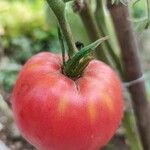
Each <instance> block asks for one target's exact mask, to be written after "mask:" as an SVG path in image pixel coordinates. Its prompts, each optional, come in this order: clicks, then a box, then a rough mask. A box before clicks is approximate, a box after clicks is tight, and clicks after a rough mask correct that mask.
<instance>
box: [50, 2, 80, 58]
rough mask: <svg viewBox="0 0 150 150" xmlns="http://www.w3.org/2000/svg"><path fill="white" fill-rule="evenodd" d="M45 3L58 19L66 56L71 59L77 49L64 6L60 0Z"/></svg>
mask: <svg viewBox="0 0 150 150" xmlns="http://www.w3.org/2000/svg"><path fill="white" fill-rule="evenodd" d="M47 2H48V4H49V6H50V8H51V9H52V10H53V12H54V14H55V15H56V17H57V19H58V22H59V25H60V27H61V30H62V32H63V35H64V37H65V39H66V42H67V45H68V55H69V57H70V58H71V57H72V56H73V55H74V53H75V51H77V48H76V46H75V42H74V39H73V36H72V32H71V29H70V25H69V23H68V21H67V18H66V14H65V6H66V5H65V3H64V2H63V1H62V0H47Z"/></svg>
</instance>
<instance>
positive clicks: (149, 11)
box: [146, 0, 150, 29]
mask: <svg viewBox="0 0 150 150" xmlns="http://www.w3.org/2000/svg"><path fill="white" fill-rule="evenodd" d="M146 2H147V18H148V22H147V25H146V29H147V28H148V27H149V25H150V0H146Z"/></svg>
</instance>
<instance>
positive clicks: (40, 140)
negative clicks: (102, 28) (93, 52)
mask: <svg viewBox="0 0 150 150" xmlns="http://www.w3.org/2000/svg"><path fill="white" fill-rule="evenodd" d="M61 65H62V61H61V59H60V57H59V56H58V55H56V54H52V53H49V52H42V53H39V54H37V55H35V56H33V57H32V58H30V59H29V60H28V61H27V63H26V64H25V65H24V67H23V68H22V70H21V72H20V74H19V76H18V79H17V81H16V85H15V87H14V90H13V94H12V108H13V112H14V118H15V121H16V124H17V126H18V128H19V130H20V132H21V134H22V136H23V137H24V138H25V139H26V140H27V141H28V142H30V143H31V144H32V145H34V146H35V147H36V148H37V149H39V150H98V149H99V148H102V147H103V146H104V145H106V144H107V143H108V142H109V140H110V139H111V138H112V136H113V135H114V134H115V132H116V130H117V129H118V127H119V125H120V122H121V119H122V117H123V96H122V86H121V82H120V80H119V78H118V76H117V74H116V73H115V72H114V71H113V70H112V69H111V68H110V67H109V66H107V65H106V64H104V63H103V62H100V61H98V60H92V61H91V62H90V63H89V65H88V66H87V67H86V69H85V70H84V72H83V74H82V76H81V77H80V78H79V79H77V80H75V81H74V80H72V79H70V78H68V77H67V76H65V75H64V74H62V72H61Z"/></svg>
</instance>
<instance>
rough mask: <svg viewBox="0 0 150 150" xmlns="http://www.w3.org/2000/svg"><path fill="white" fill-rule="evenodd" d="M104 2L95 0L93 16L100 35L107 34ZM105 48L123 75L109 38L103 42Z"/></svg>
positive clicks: (121, 74)
mask: <svg viewBox="0 0 150 150" xmlns="http://www.w3.org/2000/svg"><path fill="white" fill-rule="evenodd" d="M104 4H105V2H104V1H103V0H97V5H96V6H97V7H96V11H95V18H96V21H97V25H98V28H99V32H100V34H101V36H105V35H108V34H109V33H108V30H107V25H106V22H105V12H104V8H103V7H104ZM105 45H106V48H107V49H108V53H109V54H110V56H111V58H112V60H113V62H114V64H115V66H116V68H117V69H118V71H119V74H120V76H121V77H123V75H124V72H123V69H122V65H121V61H120V58H119V57H118V56H117V54H115V52H114V46H113V44H112V43H111V41H110V40H108V41H106V42H105Z"/></svg>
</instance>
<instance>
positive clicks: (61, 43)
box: [58, 27, 66, 66]
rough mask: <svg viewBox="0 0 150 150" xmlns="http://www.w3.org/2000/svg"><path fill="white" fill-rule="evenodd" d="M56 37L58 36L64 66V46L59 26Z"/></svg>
mask: <svg viewBox="0 0 150 150" xmlns="http://www.w3.org/2000/svg"><path fill="white" fill-rule="evenodd" d="M58 38H59V42H60V45H61V52H62V61H63V66H65V61H66V60H65V46H64V41H63V36H62V33H61V30H60V28H59V27H58Z"/></svg>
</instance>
